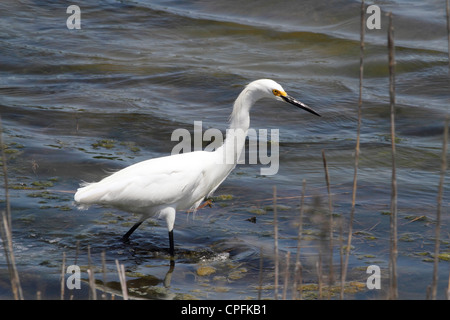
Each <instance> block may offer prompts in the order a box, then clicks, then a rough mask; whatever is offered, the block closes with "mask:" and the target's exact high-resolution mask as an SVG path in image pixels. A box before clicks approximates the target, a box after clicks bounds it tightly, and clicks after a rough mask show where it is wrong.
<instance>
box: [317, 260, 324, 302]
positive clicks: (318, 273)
mask: <svg viewBox="0 0 450 320" xmlns="http://www.w3.org/2000/svg"><path fill="white" fill-rule="evenodd" d="M316 269H317V280H318V281H317V282H318V285H319V299H320V300H321V299H322V288H323V282H322V254H321V253H319V260H318V261H317V262H316Z"/></svg>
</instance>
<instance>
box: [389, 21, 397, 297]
mask: <svg viewBox="0 0 450 320" xmlns="http://www.w3.org/2000/svg"><path fill="white" fill-rule="evenodd" d="M388 17H389V29H388V50H389V97H390V109H391V148H392V179H391V216H390V217H391V219H390V230H391V245H390V260H389V270H390V272H389V273H390V293H389V298H390V299H397V298H398V288H397V255H398V252H397V176H396V175H397V173H396V163H395V157H396V148H395V44H394V26H393V23H392V13H391V12H390V13H388Z"/></svg>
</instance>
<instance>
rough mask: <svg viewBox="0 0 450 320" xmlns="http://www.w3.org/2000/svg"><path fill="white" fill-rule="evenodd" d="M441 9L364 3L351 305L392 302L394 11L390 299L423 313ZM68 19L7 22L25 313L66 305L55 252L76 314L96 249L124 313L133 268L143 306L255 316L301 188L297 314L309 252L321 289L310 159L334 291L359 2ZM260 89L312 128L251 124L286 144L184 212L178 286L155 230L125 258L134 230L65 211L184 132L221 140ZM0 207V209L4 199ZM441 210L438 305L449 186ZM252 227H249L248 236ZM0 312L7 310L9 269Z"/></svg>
mask: <svg viewBox="0 0 450 320" xmlns="http://www.w3.org/2000/svg"><path fill="white" fill-rule="evenodd" d="M444 2H445V1H426V3H418V2H416V1H402V0H396V1H389V2H382V3H375V4H378V5H379V6H380V8H381V10H382V15H381V29H380V30H368V29H367V30H366V47H365V66H364V68H365V71H364V77H365V79H364V87H363V121H362V129H361V157H360V166H359V172H358V186H359V188H358V193H357V205H356V216H355V224H354V236H353V242H352V245H353V247H352V251H351V257H350V266H349V274H348V279H347V280H348V281H351V285H350V286H349V290H348V292H349V293H348V294H347V295H346V297H347V298H349V299H384V298H385V297H386V295H387V291H388V282H389V281H388V261H389V211H390V193H391V190H390V188H391V187H390V186H391V142H390V136H389V132H390V131H389V130H390V122H389V121H390V113H389V91H388V86H389V81H388V67H387V61H388V55H387V47H386V38H387V18H386V17H385V13H386V12H388V11H392V12H393V14H394V26H395V44H396V61H397V65H396V93H397V105H396V134H397V139H396V142H397V159H396V160H397V179H398V192H399V194H398V214H399V220H398V237H399V254H398V264H399V266H398V274H399V278H398V282H399V296H400V298H404V299H423V298H425V297H426V291H427V287H428V286H429V285H430V284H431V280H432V270H433V263H432V262H430V261H432V260H433V253H434V230H435V220H436V210H437V208H436V199H437V190H438V183H439V174H440V157H441V149H442V136H443V128H444V118H445V116H446V115H448V114H449V101H450V90H449V76H448V58H447V40H446V36H447V35H446V22H445V6H444ZM330 3H331V4H330ZM74 4H77V5H78V6H79V7H80V8H81V29H80V30H69V29H68V28H67V27H66V20H67V18H68V17H69V14H67V13H66V9H67V6H66V5H65V4H59V3H57V2H53V1H2V3H1V4H0V15H1V17H0V74H1V76H0V113H1V117H2V125H3V130H4V136H3V138H4V141H5V144H6V151H7V156H8V178H9V183H10V186H11V188H10V196H11V207H12V223H13V239H14V250H15V254H16V260H17V265H18V269H19V274H20V276H21V281H22V285H23V287H24V295H25V298H27V299H34V298H35V297H36V294H37V292H38V291H39V292H40V294H41V297H42V298H44V299H56V298H59V296H60V273H61V266H62V260H63V252H64V253H65V255H66V265H70V264H77V265H79V266H80V267H81V270H82V280H83V283H82V289H81V290H68V289H66V293H65V298H67V299H68V298H69V297H70V295H73V297H74V299H85V298H88V297H89V293H88V290H87V288H88V286H87V283H86V282H85V281H86V280H87V273H86V268H87V266H88V264H89V262H88V256H87V249H88V246H89V247H90V251H91V260H92V264H93V265H95V266H96V269H95V272H96V279H97V280H98V284H99V285H100V284H103V282H105V281H106V282H107V289H106V290H107V291H108V292H109V293H113V294H115V295H120V287H119V278H118V276H117V272H116V265H115V260H116V259H117V260H119V262H120V263H122V264H124V265H125V269H126V271H127V286H128V289H129V292H130V295H131V296H133V297H135V298H158V299H173V298H174V299H189V298H192V299H214V298H215V299H247V298H249V299H251V298H257V297H258V286H259V282H260V274H262V280H261V282H262V287H263V290H262V291H261V292H260V294H261V296H262V297H263V298H272V297H273V294H274V287H273V284H274V259H273V246H274V241H273V229H274V227H273V205H272V195H273V186H276V188H277V194H278V197H279V199H278V202H277V203H278V205H279V206H278V207H277V209H278V210H277V212H278V227H279V238H280V239H279V250H280V259H281V260H282V262H281V269H280V270H281V271H282V275H281V276H280V284H281V285H282V284H283V281H284V270H285V256H286V254H287V253H288V252H290V254H291V259H290V272H291V277H293V270H294V269H293V268H294V263H295V256H296V252H297V234H298V221H299V218H298V217H299V204H300V194H301V186H302V180H303V179H306V185H307V188H306V189H307V190H306V198H305V209H306V210H305V218H304V221H303V222H304V224H303V235H304V237H303V240H302V250H301V254H302V255H301V261H302V264H303V280H304V283H305V284H306V285H308V286H307V287H306V288H305V291H304V298H309V299H314V298H317V297H318V292H317V283H318V276H317V268H316V265H317V262H318V260H319V255H320V254H319V253H320V252H322V255H324V257H323V259H322V260H323V264H324V266H323V273H324V279H326V278H327V277H328V275H329V264H328V256H327V255H328V252H329V250H328V243H329V242H328V240H327V239H328V238H327V237H328V235H327V234H328V233H327V232H328V231H327V227H326V223H327V221H328V218H325V217H326V214H327V212H328V197H327V189H326V183H325V178H324V170H323V163H322V154H321V152H322V150H325V152H326V156H327V161H328V166H329V174H330V180H331V192H332V193H333V197H332V200H333V212H334V222H335V228H334V238H333V246H334V250H333V269H334V273H335V277H336V278H337V279H338V278H339V277H338V275H339V272H340V271H339V270H340V258H339V225H338V222H339V221H340V219H339V218H340V217H342V218H343V219H344V230H345V232H344V235H345V236H346V233H347V232H346V230H347V225H348V217H349V213H350V208H351V191H352V182H353V170H354V169H353V168H354V148H355V143H356V125H357V102H358V93H359V88H358V85H359V78H358V77H359V19H360V18H359V10H360V3H359V1H333V2H330V1H322V0H314V1H309V0H307V1H284V2H274V1H246V2H242V1H234V0H233V1H99V2H96V3H95V4H92V3H91V2H87V1H77V2H76V3H74ZM370 4H371V3H370ZM259 78H272V79H274V80H275V81H277V82H279V83H280V84H281V85H282V86H283V87H284V88H285V89H286V91H287V92H288V93H289V94H290V95H292V96H294V97H297V98H298V99H300V100H302V101H303V102H305V103H306V104H308V105H310V106H311V107H313V108H314V109H315V110H317V111H318V112H319V113H320V114H321V115H322V117H321V118H318V117H315V116H313V115H310V114H308V113H305V112H303V111H300V110H296V109H292V108H290V107H289V106H288V105H283V104H278V103H275V102H270V101H261V102H260V103H258V105H257V106H255V107H254V108H253V110H252V113H251V121H252V122H251V126H252V128H255V129H268V130H271V129H279V132H280V141H279V149H280V158H279V163H280V168H279V171H278V174H276V175H273V176H261V175H260V168H261V167H262V166H263V165H262V164H257V165H249V164H244V165H240V166H238V167H237V168H236V169H235V171H233V173H232V174H231V175H230V176H229V178H228V179H227V180H226V181H225V182H224V183H223V185H222V186H221V187H220V188H219V189H218V190H217V192H216V195H217V196H218V197H217V198H216V199H215V203H214V205H213V207H212V208H209V207H205V208H204V209H201V210H199V211H197V212H196V213H195V215H194V214H192V213H190V214H188V213H184V212H179V213H178V215H177V220H176V223H175V245H176V251H177V258H176V264H175V268H174V269H173V272H169V273H168V271H169V270H170V267H169V260H168V254H167V249H166V248H167V246H168V239H167V229H166V226H165V223H164V222H163V221H148V222H146V223H144V224H143V225H142V226H141V227H140V228H139V229H138V230H137V231H136V232H135V234H133V236H132V239H131V242H130V243H128V244H123V243H121V242H120V241H119V238H120V236H121V235H122V234H124V233H125V232H126V231H127V230H128V228H130V227H131V225H133V223H135V222H136V221H137V219H138V217H137V216H133V215H131V214H127V213H123V212H120V211H118V210H115V209H111V208H102V207H98V206H93V207H91V208H90V209H89V210H85V211H82V210H78V209H77V208H76V206H75V205H74V203H73V194H74V192H75V190H76V189H77V187H78V186H79V183H80V182H82V181H97V180H99V179H101V178H102V177H104V176H105V175H106V173H105V171H108V170H115V169H119V168H123V167H125V166H128V165H130V164H133V163H136V162H138V161H142V160H145V159H148V158H152V157H159V156H163V155H167V154H170V152H171V150H172V148H173V147H174V146H175V145H176V143H177V142H174V141H171V134H172V132H173V131H174V130H175V129H178V128H186V129H188V130H189V131H191V132H193V130H194V121H203V130H206V129H207V128H218V129H220V130H222V131H223V132H224V131H225V129H226V128H227V119H228V116H229V114H230V112H231V107H232V103H233V101H234V99H235V98H236V97H237V95H238V94H239V92H240V91H241V90H242V88H243V87H244V85H245V84H246V83H248V82H250V81H252V80H255V79H259ZM1 192H2V198H4V190H3V188H2V191H1ZM443 196H444V201H443V207H442V213H443V221H442V226H441V230H442V232H441V238H442V242H441V253H442V255H441V256H442V259H441V260H440V264H439V287H438V298H441V299H442V298H444V297H445V293H444V292H445V290H446V287H447V283H448V274H449V261H448V257H449V254H450V238H449V221H450V220H449V215H448V214H449V199H450V197H449V196H450V188H449V187H448V179H447V181H446V183H445V190H444V195H443ZM2 207H4V202H2ZM252 217H256V223H252V222H250V221H248V219H251V218H252ZM103 251H104V252H105V254H106V257H105V260H106V271H105V272H102V267H101V266H102V260H101V253H102V252H103ZM324 252H326V255H325V253H324ZM261 256H262V269H261V268H260V263H261ZM373 264H375V265H378V266H379V267H380V268H381V279H382V280H381V284H382V286H381V290H369V289H367V288H366V287H365V282H366V279H367V277H368V275H367V274H366V269H367V267H368V266H369V265H373ZM261 270H262V273H260V271H261ZM67 276H68V275H66V277H67ZM324 281H326V280H324ZM169 283H170V285H169ZM290 283H292V280H291V281H290ZM350 289H352V290H350ZM281 292H282V286H281V287H280V293H281ZM0 297H1V298H4V299H7V298H11V297H12V295H11V290H10V285H9V278H8V273H7V266H6V262H5V259H4V254H3V251H1V253H0ZM109 297H110V296H109V295H108V298H109ZM290 297H292V288H289V290H288V298H290ZM325 297H327V295H326V294H325ZM332 297H333V298H336V297H337V296H336V295H333V296H332Z"/></svg>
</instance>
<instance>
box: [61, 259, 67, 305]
mask: <svg viewBox="0 0 450 320" xmlns="http://www.w3.org/2000/svg"><path fill="white" fill-rule="evenodd" d="M65 274H66V252H65V251H63V260H62V266H61V296H60V299H61V300H64V289H65V287H66V283H65V277H64V276H65Z"/></svg>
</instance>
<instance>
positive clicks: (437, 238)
mask: <svg viewBox="0 0 450 320" xmlns="http://www.w3.org/2000/svg"><path fill="white" fill-rule="evenodd" d="M448 121H449V120H448V118H447V119H446V121H445V126H444V138H443V142H442V158H441V175H440V178H439V188H438V196H437V210H436V230H435V242H434V265H433V281H432V284H431V299H433V300H436V296H437V283H438V264H439V245H440V241H441V240H440V236H441V211H442V194H443V190H444V180H445V171H446V170H447V144H448Z"/></svg>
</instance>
